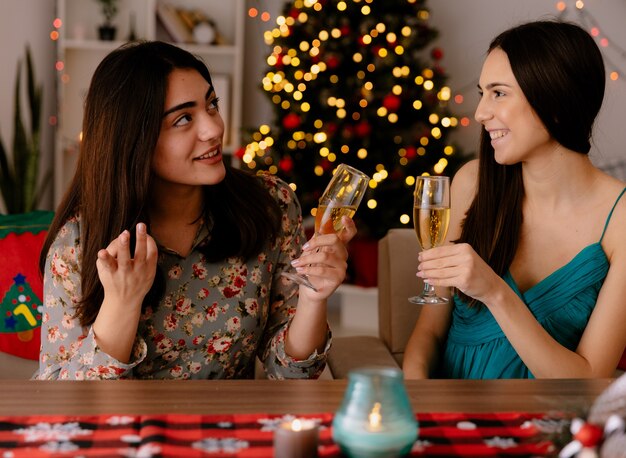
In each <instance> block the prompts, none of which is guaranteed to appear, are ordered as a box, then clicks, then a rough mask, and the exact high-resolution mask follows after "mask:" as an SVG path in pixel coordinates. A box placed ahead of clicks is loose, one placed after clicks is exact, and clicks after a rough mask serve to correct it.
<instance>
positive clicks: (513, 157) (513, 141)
mask: <svg viewBox="0 0 626 458" xmlns="http://www.w3.org/2000/svg"><path fill="white" fill-rule="evenodd" d="M478 88H479V91H480V102H479V103H478V107H477V108H476V113H475V116H474V117H475V119H476V121H478V122H480V123H481V124H482V125H483V126H484V127H485V129H486V130H487V132H488V134H489V136H490V137H491V145H492V146H493V149H494V151H495V160H496V161H497V162H498V163H499V164H509V165H510V164H515V163H518V162H522V161H525V160H527V159H528V158H529V157H531V156H533V155H535V154H538V153H541V152H543V151H546V149H554V147H555V146H556V145H557V143H556V141H555V140H554V139H552V138H551V137H550V134H549V133H548V131H547V130H546V128H545V126H544V125H543V123H542V122H541V120H540V119H539V117H538V116H537V114H536V113H535V111H534V110H533V109H532V107H531V106H530V104H529V103H528V100H526V96H525V95H524V93H523V92H522V89H521V88H520V86H519V84H518V83H517V80H516V79H515V76H514V75H513V70H512V69H511V64H510V62H509V58H508V56H507V55H506V53H505V52H504V51H502V49H500V48H495V49H494V50H493V51H491V52H490V53H489V55H488V56H487V58H486V59H485V63H484V64H483V69H482V72H481V74H480V80H479V84H478Z"/></svg>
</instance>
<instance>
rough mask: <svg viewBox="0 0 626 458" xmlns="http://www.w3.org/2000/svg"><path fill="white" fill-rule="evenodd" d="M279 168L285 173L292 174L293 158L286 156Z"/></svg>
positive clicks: (279, 163)
mask: <svg viewBox="0 0 626 458" xmlns="http://www.w3.org/2000/svg"><path fill="white" fill-rule="evenodd" d="M278 168H279V169H280V170H282V171H283V172H284V173H291V171H292V170H293V159H291V156H285V157H283V158H282V159H281V160H280V161H279V162H278Z"/></svg>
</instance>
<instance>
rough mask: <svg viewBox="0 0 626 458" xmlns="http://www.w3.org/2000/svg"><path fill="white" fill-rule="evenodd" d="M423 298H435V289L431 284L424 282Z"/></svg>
mask: <svg viewBox="0 0 626 458" xmlns="http://www.w3.org/2000/svg"><path fill="white" fill-rule="evenodd" d="M422 296H423V297H435V287H434V286H433V285H431V284H430V283H427V282H424V291H422Z"/></svg>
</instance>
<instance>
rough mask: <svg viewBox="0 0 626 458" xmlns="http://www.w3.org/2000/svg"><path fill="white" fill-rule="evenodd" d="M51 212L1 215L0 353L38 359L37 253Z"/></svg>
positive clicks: (39, 287)
mask: <svg viewBox="0 0 626 458" xmlns="http://www.w3.org/2000/svg"><path fill="white" fill-rule="evenodd" d="M53 216H54V213H53V212H49V211H34V212H30V213H23V214H16V215H0V301H1V302H0V315H1V316H0V351H1V352H5V353H10V354H12V355H15V356H19V357H21V358H28V359H38V357H39V343H40V327H41V311H42V298H43V281H42V278H41V275H40V274H39V269H38V264H39V253H40V252H41V247H42V245H43V242H44V239H45V238H46V233H47V231H48V227H49V226H50V223H51V222H52V218H53Z"/></svg>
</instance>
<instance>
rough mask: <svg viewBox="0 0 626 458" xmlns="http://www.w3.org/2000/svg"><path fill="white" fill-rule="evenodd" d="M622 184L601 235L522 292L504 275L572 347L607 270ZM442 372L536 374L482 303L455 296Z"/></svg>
mask: <svg viewBox="0 0 626 458" xmlns="http://www.w3.org/2000/svg"><path fill="white" fill-rule="evenodd" d="M625 191H626V188H625V189H624V190H622V192H621V193H620V195H619V196H618V198H617V200H616V201H615V204H614V205H613V208H612V209H611V212H610V213H609V215H608V217H607V219H606V223H605V225H604V230H603V231H602V236H601V237H600V240H599V241H598V242H596V243H593V244H591V245H589V246H587V247H585V248H583V249H582V250H581V251H580V252H579V253H578V254H577V255H576V256H575V257H574V258H573V259H572V260H571V261H570V262H568V263H567V264H566V265H564V266H563V267H561V268H559V269H558V270H556V271H554V272H553V273H552V274H550V275H549V276H547V277H546V278H544V279H543V280H541V281H540V282H539V283H537V284H536V285H534V286H533V287H531V288H530V289H529V290H528V291H526V292H525V293H522V292H521V291H520V290H519V288H518V287H517V285H516V284H515V280H514V279H513V277H512V276H511V274H510V272H508V271H507V272H506V274H505V275H504V277H503V279H504V281H505V282H506V283H507V284H508V285H509V286H510V287H511V289H512V290H513V291H514V292H515V294H517V295H518V296H519V298H520V299H521V300H522V301H523V302H524V303H525V304H526V305H527V306H528V308H529V309H530V311H531V312H532V314H533V315H534V316H535V318H536V319H537V321H538V322H539V323H540V324H541V325H542V326H543V328H544V329H545V330H546V331H547V332H548V333H549V334H550V335H551V336H552V337H553V338H554V339H555V340H556V341H557V342H559V343H560V344H561V345H563V346H564V347H566V348H568V349H570V350H572V351H574V350H576V347H577V346H578V342H579V341H580V338H581V337H582V334H583V331H584V330H585V327H586V326H587V322H588V321H589V317H590V316H591V312H593V309H594V307H595V305H596V300H597V298H598V294H599V292H600V288H602V284H603V283H604V279H605V278H606V275H607V273H608V271H609V262H608V259H607V257H606V254H605V253H604V250H603V249H602V246H601V242H602V239H603V238H604V233H605V232H606V228H607V226H608V224H609V221H610V219H611V216H612V215H613V210H615V206H616V205H617V202H619V200H620V198H621V197H622V195H623V194H624V192H625ZM440 370H441V374H440V376H441V377H444V378H459V379H496V378H534V377H533V374H532V373H531V372H530V371H529V370H528V368H527V367H526V365H525V364H524V363H523V362H522V360H521V359H520V357H519V356H518V355H517V353H516V351H515V349H514V348H513V346H512V345H511V344H510V343H509V341H508V339H507V338H506V336H505V335H504V332H502V329H501V328H500V326H499V325H498V323H497V322H496V320H495V319H494V317H493V315H492V314H491V312H490V311H489V309H488V308H487V307H485V306H484V305H481V306H476V307H472V308H470V307H468V306H467V304H465V303H464V302H462V301H461V300H460V299H459V297H458V296H456V295H455V296H454V309H453V312H452V323H451V326H450V330H449V332H448V339H447V341H446V347H445V351H444V355H443V360H442V367H441V368H440Z"/></svg>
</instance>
